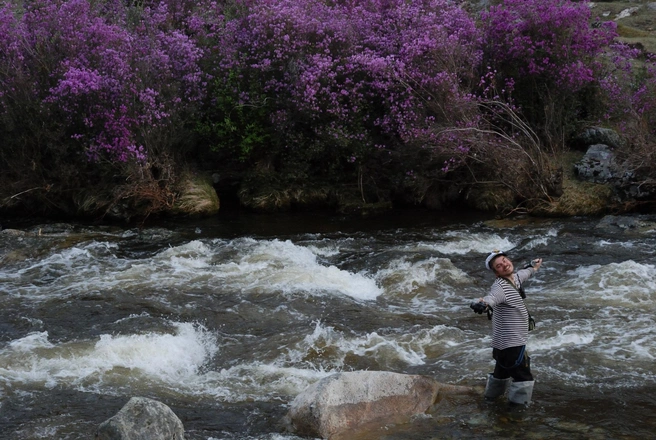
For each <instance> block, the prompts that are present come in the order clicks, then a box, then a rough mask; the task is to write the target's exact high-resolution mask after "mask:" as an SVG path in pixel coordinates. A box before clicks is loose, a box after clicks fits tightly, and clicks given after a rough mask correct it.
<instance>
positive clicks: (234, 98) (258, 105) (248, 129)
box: [196, 71, 271, 162]
mask: <svg viewBox="0 0 656 440" xmlns="http://www.w3.org/2000/svg"><path fill="white" fill-rule="evenodd" d="M239 77H240V75H238V74H237V73H236V72H235V71H232V72H230V74H229V75H228V78H227V80H226V81H218V80H217V81H215V82H214V87H213V91H212V94H211V105H210V106H209V107H208V108H207V112H206V113H205V117H204V118H203V119H202V120H201V121H199V122H198V124H197V126H196V128H197V131H198V132H199V133H200V134H201V135H203V136H204V137H205V138H207V139H208V140H209V142H210V149H211V150H212V151H214V152H217V153H220V155H222V156H226V157H228V158H238V160H240V161H242V162H247V161H251V160H252V159H253V158H254V157H255V156H256V155H257V154H258V153H261V152H262V151H263V150H265V149H266V147H267V146H268V145H270V141H271V134H270V132H269V131H270V128H269V122H268V115H269V113H270V108H269V106H268V98H267V97H266V96H262V95H260V97H259V98H253V96H254V95H255V94H256V91H255V89H256V88H257V84H252V87H250V88H249V92H250V96H251V100H250V102H249V103H245V102H243V101H240V95H241V94H242V92H241V90H242V87H241V85H240V83H239Z"/></svg>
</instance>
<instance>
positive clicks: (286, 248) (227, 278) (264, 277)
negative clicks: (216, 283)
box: [213, 240, 382, 300]
mask: <svg viewBox="0 0 656 440" xmlns="http://www.w3.org/2000/svg"><path fill="white" fill-rule="evenodd" d="M249 244H250V246H246V247H247V250H246V252H244V253H243V254H242V255H241V256H240V258H239V259H238V260H237V261H231V262H228V263H223V264H217V265H216V266H214V267H213V271H214V275H215V276H216V277H219V278H221V279H222V282H224V283H226V282H227V283H229V284H232V285H236V286H239V288H240V289H242V290H245V291H267V292H272V291H277V290H279V291H282V292H284V293H295V292H309V293H315V294H316V293H326V292H328V293H330V292H332V293H339V294H344V295H347V296H350V297H352V298H355V299H359V300H372V299H375V298H376V297H378V296H379V295H380V294H381V293H382V289H381V288H380V287H378V286H377V285H376V282H375V280H374V279H373V278H372V277H370V276H368V275H367V274H364V273H351V272H348V271H346V270H342V269H339V268H337V267H335V266H325V265H322V264H320V263H319V262H318V260H317V255H316V254H315V253H313V251H312V249H310V248H306V247H303V246H298V245H296V244H294V243H292V242H291V241H289V240H287V241H279V240H271V241H257V242H252V241H251V243H248V241H244V242H243V243H242V246H243V245H249Z"/></svg>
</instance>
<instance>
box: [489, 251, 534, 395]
mask: <svg viewBox="0 0 656 440" xmlns="http://www.w3.org/2000/svg"><path fill="white" fill-rule="evenodd" d="M541 265H542V259H541V258H538V259H536V260H533V261H532V262H531V265H530V266H528V267H526V268H524V269H521V270H518V271H517V272H514V265H513V263H512V261H511V260H510V259H509V258H508V256H507V255H506V254H505V253H504V252H501V251H493V252H492V253H491V254H490V255H489V256H488V257H487V259H486V260H485V267H486V268H487V269H488V270H491V271H493V272H494V274H495V275H496V279H495V280H494V283H493V284H492V287H491V288H490V293H489V294H488V295H487V296H486V297H484V298H481V299H479V303H482V304H483V305H484V306H485V307H486V308H488V309H494V313H493V314H492V357H494V359H495V360H496V365H495V367H494V373H492V374H489V375H488V378H487V383H486V385H485V398H486V399H495V398H497V397H499V396H501V395H503V394H504V393H505V391H506V388H508V400H509V401H510V402H512V403H517V404H525V405H528V404H529V403H531V396H532V394H533V385H534V384H535V381H534V379H533V375H532V374H531V363H530V361H531V358H530V357H529V356H528V354H526V341H527V340H528V331H529V326H530V322H529V318H530V315H529V313H528V310H527V309H526V305H525V304H524V297H525V294H524V289H523V288H522V283H523V282H524V281H526V280H527V279H529V278H530V277H531V276H533V274H535V272H537V270H538V269H539V268H540V266H541Z"/></svg>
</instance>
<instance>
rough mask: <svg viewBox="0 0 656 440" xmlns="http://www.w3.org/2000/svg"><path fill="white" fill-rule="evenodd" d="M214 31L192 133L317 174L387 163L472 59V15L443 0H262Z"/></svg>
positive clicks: (445, 107)
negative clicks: (208, 103) (208, 86)
mask: <svg viewBox="0 0 656 440" xmlns="http://www.w3.org/2000/svg"><path fill="white" fill-rule="evenodd" d="M217 35H219V38H218V42H217V50H219V53H220V59H221V64H220V65H219V66H218V69H217V71H216V72H214V73H213V74H214V76H215V77H216V78H217V83H216V88H215V89H214V92H213V96H214V101H213V102H214V104H215V106H214V107H213V111H214V113H211V114H210V118H209V122H208V123H207V124H206V125H205V126H204V127H203V128H204V131H203V132H204V133H206V134H210V133H213V134H214V135H215V136H216V137H215V139H214V142H215V145H217V146H220V147H222V148H231V149H230V151H231V152H232V153H235V152H236V153H238V154H239V155H241V157H243V158H244V159H247V158H248V159H251V160H254V161H257V160H262V159H263V158H266V160H268V161H272V162H273V164H274V165H276V166H278V167H279V168H280V167H284V166H285V164H287V165H290V164H293V166H294V167H295V168H296V170H297V171H298V169H299V167H300V168H302V167H303V164H304V165H305V166H306V167H311V168H312V167H313V169H312V172H316V173H319V174H323V175H326V173H328V172H329V171H330V170H338V171H339V172H340V173H341V172H342V171H343V170H348V169H351V170H353V172H356V170H357V169H360V170H361V169H362V167H366V166H373V164H374V163H376V164H380V163H381V162H380V161H381V160H387V161H389V159H385V158H386V157H391V155H393V154H396V152H395V150H398V148H400V147H401V146H403V145H406V146H407V145H408V144H410V143H413V142H418V140H419V139H423V138H424V137H425V131H426V128H427V127H428V126H432V125H433V124H435V123H436V121H447V120H450V119H453V113H454V112H453V111H452V109H453V108H458V102H460V101H466V100H467V99H468V97H467V95H466V94H465V93H464V91H466V89H467V86H468V84H469V82H470V81H471V80H472V72H473V69H474V66H476V64H477V63H478V62H479V60H480V53H479V50H478V45H479V40H478V36H479V34H478V31H477V29H476V27H475V25H474V22H473V20H472V19H471V18H470V17H469V16H468V15H467V14H466V13H465V12H464V11H463V10H462V9H460V8H459V7H458V6H457V5H456V4H454V3H453V2H450V1H447V0H422V1H414V2H406V1H403V0H369V1H341V2H325V1H321V0H303V1H298V0H277V1H273V0H262V1H258V2H251V3H250V8H249V9H248V13H247V14H245V15H243V16H239V17H236V18H234V19H232V20H228V21H227V22H226V23H225V28H224V29H222V32H220V33H217ZM463 90H464V91H463ZM456 113H457V112H456ZM230 133H233V134H235V136H233V137H232V139H231V144H230V145H225V143H223V141H225V140H226V139H230V138H229V137H228V136H227V135H229V134H230ZM290 158H291V160H290ZM283 159H284V160H283ZM294 159H296V160H294ZM378 171H381V169H379V170H378ZM307 172H310V168H307Z"/></svg>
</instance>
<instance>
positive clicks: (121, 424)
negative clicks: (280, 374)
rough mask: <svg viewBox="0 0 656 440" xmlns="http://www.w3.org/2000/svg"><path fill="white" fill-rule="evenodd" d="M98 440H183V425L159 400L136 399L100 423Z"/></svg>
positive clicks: (97, 433) (97, 432)
mask: <svg viewBox="0 0 656 440" xmlns="http://www.w3.org/2000/svg"><path fill="white" fill-rule="evenodd" d="M95 438H96V440H184V438H185V437H184V426H182V422H181V421H180V419H179V418H178V417H177V416H176V415H175V414H174V413H173V411H172V410H171V408H169V407H168V406H166V405H164V404H163V403H161V402H158V401H157V400H152V399H147V398H145V397H133V398H131V399H130V401H129V402H128V403H126V404H125V406H124V407H123V408H121V410H120V411H119V412H118V413H116V415H115V416H114V417H112V418H110V419H107V420H105V421H104V422H103V423H101V424H100V426H99V427H98V430H97V431H96V436H95Z"/></svg>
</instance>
